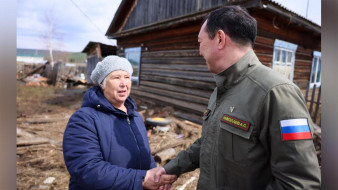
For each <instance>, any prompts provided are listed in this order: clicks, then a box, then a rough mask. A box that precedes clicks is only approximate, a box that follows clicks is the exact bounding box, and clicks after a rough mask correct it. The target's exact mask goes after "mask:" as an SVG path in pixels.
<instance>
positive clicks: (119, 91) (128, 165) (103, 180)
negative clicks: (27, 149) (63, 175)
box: [63, 56, 176, 190]
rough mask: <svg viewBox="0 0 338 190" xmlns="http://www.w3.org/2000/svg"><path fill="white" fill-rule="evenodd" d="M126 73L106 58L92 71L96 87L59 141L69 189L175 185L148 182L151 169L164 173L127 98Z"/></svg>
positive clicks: (117, 60)
mask: <svg viewBox="0 0 338 190" xmlns="http://www.w3.org/2000/svg"><path fill="white" fill-rule="evenodd" d="M132 73H133V68H132V66H131V64H130V63H129V61H128V60H127V59H125V58H122V57H118V56H107V57H106V58H105V59H103V60H102V61H101V62H99V63H98V64H97V65H96V67H95V69H94V70H93V72H92V74H91V79H92V81H93V82H94V83H95V84H97V86H94V87H91V88H90V89H88V90H87V92H86V93H85V95H84V99H83V103H82V107H81V108H80V109H79V110H77V111H76V112H75V113H74V114H73V115H72V116H71V118H70V119H69V122H68V124H67V127H66V130H65V133H64V138H63V154H64V159H65V163H66V166H67V169H68V172H69V174H70V176H71V178H70V182H69V189H70V190H78V189H81V190H82V189H90V190H94V189H119V190H122V189H134V190H138V189H157V188H159V187H160V188H165V189H170V184H171V183H173V182H174V181H175V180H176V176H174V175H162V176H161V179H160V181H159V182H155V181H154V174H155V173H156V171H157V170H162V171H163V172H162V173H163V174H165V171H164V169H163V168H156V163H155V161H154V159H153V157H152V155H151V153H150V148H149V142H148V138H147V133H146V129H145V126H144V123H143V119H142V117H141V116H140V114H139V113H137V112H136V109H137V107H136V104H135V102H134V101H133V99H132V98H131V97H129V94H130V89H131V75H132ZM152 168H153V169H152ZM164 184H166V185H164ZM160 185H161V186H160Z"/></svg>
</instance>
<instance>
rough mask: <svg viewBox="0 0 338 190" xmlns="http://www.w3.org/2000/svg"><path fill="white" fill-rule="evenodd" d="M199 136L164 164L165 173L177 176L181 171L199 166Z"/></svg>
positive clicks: (191, 169) (187, 170) (184, 171)
mask: <svg viewBox="0 0 338 190" xmlns="http://www.w3.org/2000/svg"><path fill="white" fill-rule="evenodd" d="M201 138H202V137H201ZM201 138H199V139H197V140H196V141H195V142H194V143H193V144H192V145H190V147H189V148H188V149H186V150H183V151H181V152H180V153H179V154H178V155H177V157H176V158H174V159H172V160H170V162H168V163H167V164H166V165H165V166H164V169H165V171H166V173H167V174H175V175H176V176H177V177H179V176H180V175H181V174H183V173H186V172H189V171H193V170H195V169H196V168H199V158H200V148H201Z"/></svg>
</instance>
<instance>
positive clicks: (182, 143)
mask: <svg viewBox="0 0 338 190" xmlns="http://www.w3.org/2000/svg"><path fill="white" fill-rule="evenodd" d="M185 143H186V141H176V142H174V143H172V144H168V145H165V146H163V147H160V148H158V149H156V150H154V151H152V154H153V155H156V154H157V153H159V152H161V151H163V150H166V149H169V148H174V147H177V146H180V145H184V144H185Z"/></svg>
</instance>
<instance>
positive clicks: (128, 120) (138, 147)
mask: <svg viewBox="0 0 338 190" xmlns="http://www.w3.org/2000/svg"><path fill="white" fill-rule="evenodd" d="M127 123H128V125H129V127H130V130H131V132H132V133H133V136H134V140H135V142H136V145H137V149H138V152H139V154H140V158H141V150H140V146H139V144H138V142H137V139H136V137H135V133H134V131H133V129H132V128H131V125H130V119H129V117H128V115H127ZM139 169H141V161H140V159H139Z"/></svg>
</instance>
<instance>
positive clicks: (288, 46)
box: [272, 39, 298, 81]
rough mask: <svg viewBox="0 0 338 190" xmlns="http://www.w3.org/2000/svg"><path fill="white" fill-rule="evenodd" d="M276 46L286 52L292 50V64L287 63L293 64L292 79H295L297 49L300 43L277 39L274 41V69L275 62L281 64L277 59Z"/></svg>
mask: <svg viewBox="0 0 338 190" xmlns="http://www.w3.org/2000/svg"><path fill="white" fill-rule="evenodd" d="M276 48H277V49H280V50H284V51H286V52H292V55H293V56H292V58H291V64H287V65H291V71H290V80H291V81H293V75H294V70H295V58H296V50H297V48H298V45H296V44H293V43H290V42H286V41H282V40H278V39H276V40H275V43H274V48H273V57H272V69H274V66H275V64H279V62H276V61H275V56H276V54H275V49H276Z"/></svg>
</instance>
